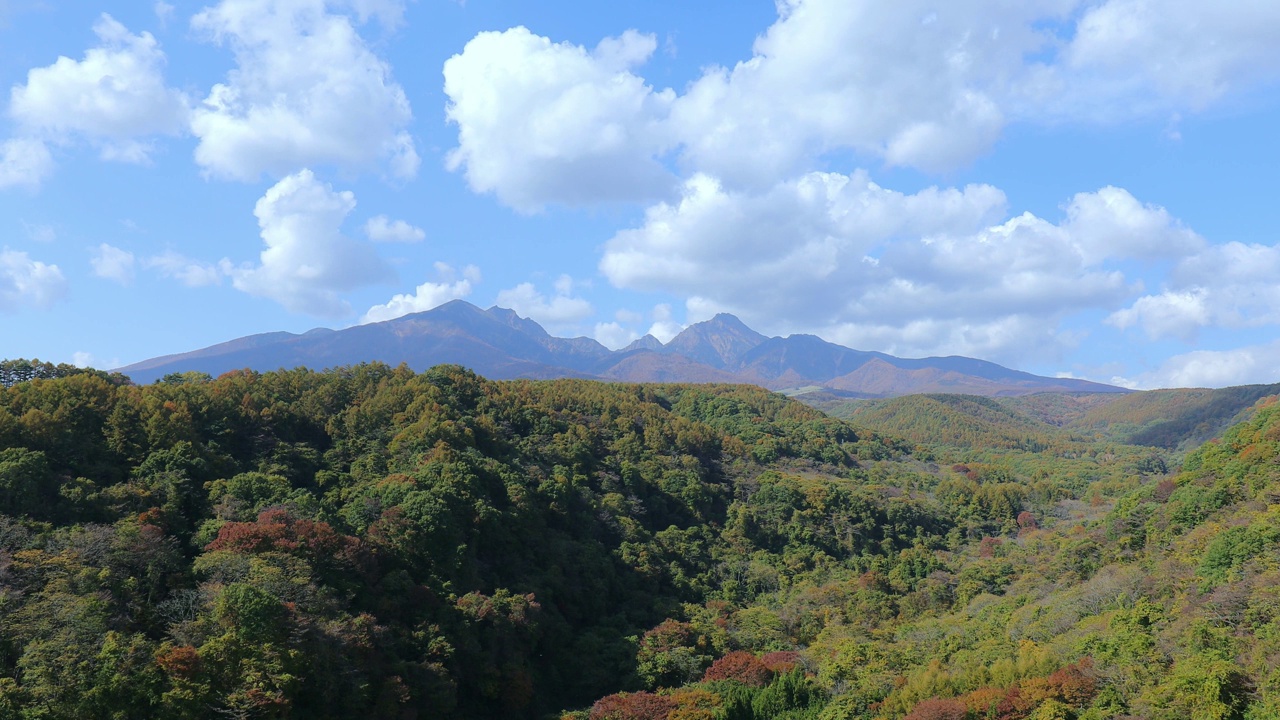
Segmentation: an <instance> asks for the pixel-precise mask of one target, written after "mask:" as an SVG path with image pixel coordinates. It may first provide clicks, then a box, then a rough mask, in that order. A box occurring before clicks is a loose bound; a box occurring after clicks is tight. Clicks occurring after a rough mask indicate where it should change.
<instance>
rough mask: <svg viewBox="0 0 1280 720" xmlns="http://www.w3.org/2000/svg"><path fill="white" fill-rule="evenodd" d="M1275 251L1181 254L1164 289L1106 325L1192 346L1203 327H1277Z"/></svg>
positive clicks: (1279, 290) (1216, 249) (1233, 245)
mask: <svg viewBox="0 0 1280 720" xmlns="http://www.w3.org/2000/svg"><path fill="white" fill-rule="evenodd" d="M1277 277H1280V246H1276V245H1261V244H1245V243H1240V242H1229V243H1224V244H1221V245H1206V246H1204V247H1203V248H1201V249H1200V250H1199V251H1197V252H1193V253H1188V254H1186V255H1185V256H1184V257H1183V258H1182V259H1181V260H1180V261H1179V262H1178V263H1177V264H1176V265H1175V266H1174V267H1173V270H1172V271H1171V272H1170V273H1169V276H1168V282H1167V287H1166V288H1164V289H1163V290H1162V291H1161V292H1159V293H1155V294H1150V295H1144V296H1142V297H1140V298H1138V299H1137V300H1135V301H1134V302H1133V304H1132V305H1130V306H1129V307H1126V308H1123V309H1121V310H1117V311H1116V312H1114V313H1112V314H1111V315H1110V316H1108V317H1107V319H1106V322H1107V323H1108V324H1110V325H1114V326H1115V327H1118V328H1120V329H1122V330H1123V329H1128V328H1131V327H1140V328H1142V330H1143V331H1144V332H1145V333H1146V335H1147V336H1148V337H1149V338H1152V339H1159V338H1165V337H1176V338H1181V339H1183V340H1193V339H1194V338H1195V337H1196V333H1197V331H1198V330H1199V329H1201V328H1205V327H1210V326H1212V327H1228V328H1245V327H1259V326H1263V325H1276V324H1280V285H1277V284H1276V281H1275V279H1276V278H1277Z"/></svg>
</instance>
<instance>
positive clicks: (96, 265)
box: [89, 243, 134, 285]
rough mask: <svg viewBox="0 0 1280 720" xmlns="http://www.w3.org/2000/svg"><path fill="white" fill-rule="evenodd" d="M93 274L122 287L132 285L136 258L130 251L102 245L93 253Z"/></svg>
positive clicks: (90, 261)
mask: <svg viewBox="0 0 1280 720" xmlns="http://www.w3.org/2000/svg"><path fill="white" fill-rule="evenodd" d="M89 263H90V264H91V265H93V274H94V275H97V276H98V277H100V278H105V279H107V280H112V281H115V282H117V283H120V284H121V285H130V284H132V283H133V277H134V257H133V253H131V252H129V251H128V250H121V249H120V248H118V247H114V246H112V245H108V244H107V243H102V244H101V245H99V246H98V247H97V248H95V249H94V250H93V252H92V253H91V257H90V258H89Z"/></svg>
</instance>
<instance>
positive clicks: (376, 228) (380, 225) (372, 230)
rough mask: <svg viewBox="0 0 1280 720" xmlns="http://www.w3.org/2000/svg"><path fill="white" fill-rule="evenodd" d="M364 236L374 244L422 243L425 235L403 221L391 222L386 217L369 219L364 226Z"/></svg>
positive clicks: (422, 231) (420, 230) (418, 228)
mask: <svg viewBox="0 0 1280 720" xmlns="http://www.w3.org/2000/svg"><path fill="white" fill-rule="evenodd" d="M364 234H365V235H367V236H369V239H370V240H372V241H374V242H402V243H412V242H422V240H424V239H426V237H427V233H426V232H425V231H424V230H423V229H422V228H420V227H415V226H413V225H410V224H409V223H407V222H405V221H404V220H391V219H389V218H388V217H387V216H386V215H377V216H374V217H371V218H369V221H368V222H366V223H365V224H364Z"/></svg>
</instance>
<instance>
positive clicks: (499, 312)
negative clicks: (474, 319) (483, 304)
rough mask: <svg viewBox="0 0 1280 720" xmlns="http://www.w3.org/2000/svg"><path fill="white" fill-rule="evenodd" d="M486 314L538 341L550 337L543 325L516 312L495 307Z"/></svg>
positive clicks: (486, 311)
mask: <svg viewBox="0 0 1280 720" xmlns="http://www.w3.org/2000/svg"><path fill="white" fill-rule="evenodd" d="M484 312H485V314H486V315H488V316H489V317H491V318H493V319H494V320H497V321H498V322H500V323H502V324H504V325H507V326H508V327H512V328H515V329H516V330H519V331H520V332H522V333H524V334H526V335H530V336H532V337H535V338H538V339H542V338H546V337H550V335H549V334H548V333H547V331H546V330H545V329H544V328H543V327H542V326H541V325H539V324H538V323H536V322H534V321H533V320H531V319H529V318H525V317H520V313H517V312H516V311H515V310H511V309H509V308H504V307H498V306H497V305H494V306H493V307H491V308H489V309H488V310H485V311H484Z"/></svg>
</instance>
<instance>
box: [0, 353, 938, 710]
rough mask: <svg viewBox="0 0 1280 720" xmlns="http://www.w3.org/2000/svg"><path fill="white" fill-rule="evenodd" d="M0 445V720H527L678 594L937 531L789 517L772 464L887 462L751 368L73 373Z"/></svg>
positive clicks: (800, 502) (870, 504) (785, 491)
mask: <svg viewBox="0 0 1280 720" xmlns="http://www.w3.org/2000/svg"><path fill="white" fill-rule="evenodd" d="M0 448H2V449H0V512H2V513H3V518H0V573H2V575H0V577H2V579H3V588H4V589H3V591H2V593H3V594H2V595H0V631H2V636H0V716H3V717H10V716H14V717H16V716H21V717H42V718H43V717H49V718H97V717H102V718H106V717H162V718H197V717H199V718H204V717H211V716H217V715H219V714H227V715H229V716H233V717H307V718H337V717H344V718H364V717H421V718H520V717H529V718H532V717H540V716H542V715H544V714H546V713H549V712H552V711H556V710H559V709H560V708H564V707H571V706H574V705H584V704H590V703H591V702H592V701H593V700H594V699H596V698H598V697H600V696H601V695H604V694H607V693H610V692H614V691H617V690H619V689H626V688H629V687H639V686H640V681H639V680H638V679H637V677H638V676H637V674H636V647H635V643H634V640H633V639H631V638H634V636H636V635H637V634H638V633H642V632H643V631H644V630H646V629H648V628H650V627H653V626H655V625H657V624H658V623H659V622H660V621H661V620H663V619H664V618H666V617H668V616H671V615H677V614H680V613H681V612H682V611H681V608H682V604H683V603H704V602H706V601H707V600H708V599H710V598H713V597H717V598H720V597H722V598H725V599H726V601H732V602H737V603H744V602H747V601H749V600H750V599H751V598H753V597H755V596H756V595H757V594H758V593H760V592H762V591H764V590H771V589H774V588H776V587H777V586H778V585H779V583H783V582H786V581H787V580H786V578H787V577H788V576H790V575H792V574H794V573H797V572H800V571H802V570H805V569H812V568H813V567H814V566H815V564H818V563H826V562H844V561H846V560H848V559H849V558H851V557H854V556H858V555H862V554H865V555H867V556H868V557H873V556H874V557H885V556H888V555H891V554H893V553H896V552H898V551H900V550H901V549H903V548H904V547H909V546H910V545H911V543H913V542H915V540H914V538H915V537H917V535H919V533H922V532H923V533H926V534H928V535H933V534H937V533H943V532H945V531H946V530H947V529H948V528H950V527H952V526H953V525H954V522H953V521H951V520H947V519H944V517H943V515H944V513H943V512H942V510H941V508H939V507H937V506H936V505H934V504H932V503H929V502H925V501H924V500H922V499H919V498H914V497H911V496H909V495H906V494H903V493H901V492H890V491H889V490H887V489H885V488H882V487H878V486H875V485H870V484H868V485H865V486H861V485H860V486H859V487H857V488H853V487H850V488H845V489H840V490H838V491H837V490H836V488H835V486H834V485H829V484H824V483H823V482H818V481H816V480H815V481H814V483H815V484H814V485H813V487H812V488H808V489H806V492H809V493H811V494H812V493H818V494H817V495H813V498H812V500H811V501H810V502H812V503H813V505H812V506H806V504H805V501H804V499H803V495H797V494H798V493H800V492H801V491H800V489H799V488H798V486H796V485H795V484H794V481H784V480H783V479H782V477H781V476H780V475H779V474H778V471H779V470H783V469H792V470H795V471H797V472H804V473H809V474H821V473H828V474H830V475H831V476H832V477H833V478H840V477H842V476H843V477H845V478H850V477H861V476H862V474H863V473H864V470H862V469H861V468H862V466H863V465H864V464H874V463H875V462H876V461H877V460H889V459H892V458H901V457H903V456H904V453H905V451H904V449H903V448H902V447H900V446H898V445H896V444H894V443H893V442H889V441H886V440H883V439H881V438H878V437H876V436H874V435H871V434H869V433H860V432H856V431H854V430H853V429H851V428H850V427H849V426H847V425H845V424H844V423H842V422H839V421H836V420H832V419H830V418H827V417H825V416H823V415H821V414H820V413H818V412H816V411H814V410H811V409H809V408H807V407H805V406H803V405H800V404H798V403H794V402H791V401H789V400H786V399H785V398H782V397H781V396H777V395H773V394H770V393H768V392H765V391H763V390H759V389H756V388H751V387H730V386H698V387H690V386H664V387H660V388H659V387H645V386H625V385H606V384H600V383H592V382H581V381H554V382H507V383H494V382H489V381H485V380H483V379H481V378H478V377H476V376H475V375H473V374H471V373H469V372H466V371H464V370H461V369H459V368H456V367H441V368H437V369H434V370H432V371H430V372H427V373H424V374H419V375H415V374H414V373H412V372H410V371H408V370H406V369H396V370H393V369H390V368H388V367H385V366H377V365H373V366H361V367H357V368H353V369H350V370H342V371H338V372H332V373H326V374H317V373H312V372H308V371H293V372H282V373H268V374H263V375H259V374H256V373H251V372H242V373H231V374H228V375H226V376H224V377H222V378H220V379H218V380H217V381H209V380H207V378H201V377H199V376H194V375H192V376H185V377H182V376H174V377H171V378H169V380H168V381H167V382H164V383H158V384H155V385H150V386H146V387H136V386H128V385H118V384H113V383H112V382H111V381H110V380H109V379H107V378H103V377H100V376H96V375H77V376H73V377H66V378H61V379H50V380H33V381H30V382H23V383H19V384H16V385H14V386H13V387H11V388H8V389H6V390H4V391H3V392H0ZM817 488H828V489H827V490H823V491H819V490H817ZM751 498H755V500H751ZM854 508H856V509H857V510H856V512H854V511H853V509H854ZM793 512H804V513H808V514H810V515H812V517H811V518H810V519H809V520H808V521H806V522H805V523H802V524H794V523H793V518H792V513H793ZM833 515H840V517H841V518H842V519H841V521H840V523H839V524H831V523H828V522H826V521H825V520H824V518H828V517H831V516H833ZM801 527H803V528H804V532H806V533H809V534H811V537H810V538H809V539H808V542H809V543H810V544H811V545H812V546H813V547H814V548H818V549H819V550H816V551H815V554H814V555H813V556H810V557H802V556H794V557H789V558H788V559H787V562H785V563H784V562H781V560H780V559H779V558H777V557H775V555H774V554H773V553H775V551H777V550H778V549H780V548H782V547H784V546H786V544H787V542H788V538H789V534H790V533H792V532H795V531H797V530H798V529H799V528H801ZM6 713H7V714H6ZM14 713H18V715H14Z"/></svg>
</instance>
